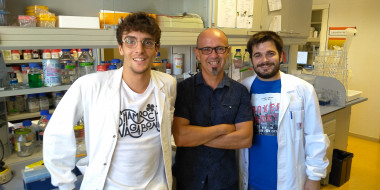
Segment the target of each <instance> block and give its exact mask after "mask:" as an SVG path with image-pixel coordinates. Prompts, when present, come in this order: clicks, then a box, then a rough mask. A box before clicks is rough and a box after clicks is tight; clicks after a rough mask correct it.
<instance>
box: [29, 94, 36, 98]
mask: <svg viewBox="0 0 380 190" xmlns="http://www.w3.org/2000/svg"><path fill="white" fill-rule="evenodd" d="M34 97H36V95H35V94H28V98H34Z"/></svg>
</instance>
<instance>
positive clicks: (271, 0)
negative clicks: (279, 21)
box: [268, 0, 282, 11]
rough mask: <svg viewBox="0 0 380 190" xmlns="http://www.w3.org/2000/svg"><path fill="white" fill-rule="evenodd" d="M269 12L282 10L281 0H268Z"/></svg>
mask: <svg viewBox="0 0 380 190" xmlns="http://www.w3.org/2000/svg"><path fill="white" fill-rule="evenodd" d="M268 6H269V11H276V10H280V9H281V8H282V4H281V0H268Z"/></svg>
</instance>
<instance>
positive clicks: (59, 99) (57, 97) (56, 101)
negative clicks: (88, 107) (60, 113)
mask: <svg viewBox="0 0 380 190" xmlns="http://www.w3.org/2000/svg"><path fill="white" fill-rule="evenodd" d="M62 98H63V94H62V93H60V92H58V93H57V94H55V98H54V107H57V106H58V104H59V102H60V101H61V99H62Z"/></svg>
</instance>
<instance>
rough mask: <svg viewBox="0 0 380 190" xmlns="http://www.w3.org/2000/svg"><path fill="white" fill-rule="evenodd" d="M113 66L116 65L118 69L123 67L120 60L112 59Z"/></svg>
mask: <svg viewBox="0 0 380 190" xmlns="http://www.w3.org/2000/svg"><path fill="white" fill-rule="evenodd" d="M111 65H116V68H118V69H119V68H120V67H121V62H120V59H112V61H111Z"/></svg>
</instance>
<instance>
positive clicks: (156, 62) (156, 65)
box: [152, 52, 165, 72]
mask: <svg viewBox="0 0 380 190" xmlns="http://www.w3.org/2000/svg"><path fill="white" fill-rule="evenodd" d="M152 69H153V70H156V71H161V72H165V71H163V69H162V60H161V53H160V52H158V53H157V55H156V56H155V57H154V60H153V64H152Z"/></svg>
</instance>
